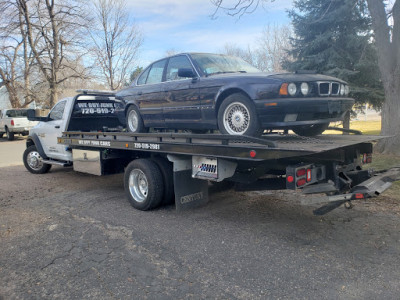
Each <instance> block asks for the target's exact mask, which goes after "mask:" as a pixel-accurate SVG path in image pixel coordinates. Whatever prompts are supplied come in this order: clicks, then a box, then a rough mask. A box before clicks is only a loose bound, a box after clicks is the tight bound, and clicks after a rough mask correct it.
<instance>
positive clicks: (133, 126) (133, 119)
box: [126, 105, 148, 133]
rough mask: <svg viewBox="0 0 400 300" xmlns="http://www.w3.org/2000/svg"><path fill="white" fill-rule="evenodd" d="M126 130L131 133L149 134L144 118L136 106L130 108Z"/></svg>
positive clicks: (127, 114) (127, 113)
mask: <svg viewBox="0 0 400 300" xmlns="http://www.w3.org/2000/svg"><path fill="white" fill-rule="evenodd" d="M126 129H127V131H129V132H135V133H139V132H147V131H148V129H147V128H146V127H144V123H143V119H142V116H141V115H140V112H139V110H138V109H137V108H136V106H134V105H131V106H129V108H128V110H127V112H126Z"/></svg>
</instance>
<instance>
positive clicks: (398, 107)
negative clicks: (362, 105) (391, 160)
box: [375, 70, 400, 155]
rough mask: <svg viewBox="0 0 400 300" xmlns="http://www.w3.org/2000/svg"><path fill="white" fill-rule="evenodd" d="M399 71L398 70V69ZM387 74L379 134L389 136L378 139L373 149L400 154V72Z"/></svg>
mask: <svg viewBox="0 0 400 300" xmlns="http://www.w3.org/2000/svg"><path fill="white" fill-rule="evenodd" d="M399 71H400V70H399ZM399 71H398V72H397V75H396V74H392V76H387V78H386V80H385V81H386V82H385V96H386V99H385V102H384V103H383V107H382V130H381V135H386V136H390V138H387V139H384V140H381V141H379V143H378V144H377V146H376V147H375V149H376V150H377V151H379V152H382V153H388V154H389V153H390V154H398V155H399V154H400V72H399Z"/></svg>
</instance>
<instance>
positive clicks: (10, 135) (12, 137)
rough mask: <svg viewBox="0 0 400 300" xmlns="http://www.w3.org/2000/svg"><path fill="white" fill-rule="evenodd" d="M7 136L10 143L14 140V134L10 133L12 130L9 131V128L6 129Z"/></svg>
mask: <svg viewBox="0 0 400 300" xmlns="http://www.w3.org/2000/svg"><path fill="white" fill-rule="evenodd" d="M6 136H7V140H9V141H13V140H14V132H10V130H8V128H6Z"/></svg>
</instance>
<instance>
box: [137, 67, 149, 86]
mask: <svg viewBox="0 0 400 300" xmlns="http://www.w3.org/2000/svg"><path fill="white" fill-rule="evenodd" d="M149 71H150V68H147V69H146V70H145V71H144V72H143V73H142V75H140V77H139V78H138V80H137V85H142V84H145V83H146V79H147V75H149Z"/></svg>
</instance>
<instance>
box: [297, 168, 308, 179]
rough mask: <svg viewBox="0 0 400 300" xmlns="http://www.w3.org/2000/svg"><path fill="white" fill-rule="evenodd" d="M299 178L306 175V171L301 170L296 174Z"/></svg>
mask: <svg viewBox="0 0 400 300" xmlns="http://www.w3.org/2000/svg"><path fill="white" fill-rule="evenodd" d="M296 175H297V177H300V176H304V175H306V169H300V170H297V172H296Z"/></svg>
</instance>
